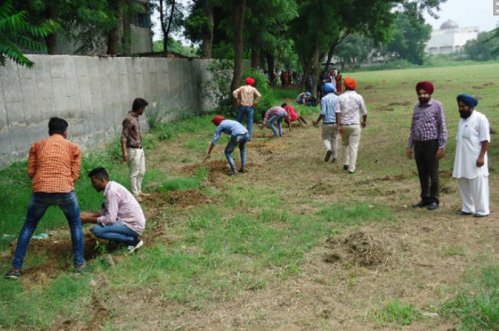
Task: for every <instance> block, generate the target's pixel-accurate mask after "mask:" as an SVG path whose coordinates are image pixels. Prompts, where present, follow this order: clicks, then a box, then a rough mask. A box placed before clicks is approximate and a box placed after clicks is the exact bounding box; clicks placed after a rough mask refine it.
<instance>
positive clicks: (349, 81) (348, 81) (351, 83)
mask: <svg viewBox="0 0 499 331" xmlns="http://www.w3.org/2000/svg"><path fill="white" fill-rule="evenodd" d="M343 83H344V84H345V87H346V88H347V89H349V90H355V88H356V87H357V82H356V81H355V79H353V78H352V77H347V78H345V80H344V81H343Z"/></svg>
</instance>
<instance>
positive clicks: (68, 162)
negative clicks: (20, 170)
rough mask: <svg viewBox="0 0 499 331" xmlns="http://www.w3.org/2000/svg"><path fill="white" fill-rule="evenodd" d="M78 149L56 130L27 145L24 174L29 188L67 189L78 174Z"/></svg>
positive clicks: (71, 189) (40, 190)
mask: <svg viewBox="0 0 499 331" xmlns="http://www.w3.org/2000/svg"><path fill="white" fill-rule="evenodd" d="M80 164H81V150H80V147H78V145H76V144H73V143H72V142H70V141H69V140H67V139H66V138H64V137H63V136H62V135H60V134H57V133H56V134H53V135H51V136H50V137H48V138H45V139H42V140H38V141H36V142H35V143H33V144H32V145H31V148H30V150H29V157H28V176H29V177H31V179H32V180H31V189H32V191H33V192H44V193H68V192H71V191H73V190H74V185H75V182H76V180H77V179H78V177H79V176H80Z"/></svg>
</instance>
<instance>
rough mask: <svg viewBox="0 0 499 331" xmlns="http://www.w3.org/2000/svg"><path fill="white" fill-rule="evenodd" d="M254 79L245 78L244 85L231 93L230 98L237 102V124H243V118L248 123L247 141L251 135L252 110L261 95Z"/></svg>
mask: <svg viewBox="0 0 499 331" xmlns="http://www.w3.org/2000/svg"><path fill="white" fill-rule="evenodd" d="M253 85H255V79H254V78H253V77H248V78H246V85H243V86H241V87H239V88H238V89H236V90H234V92H232V96H233V97H234V99H236V100H237V104H238V105H239V113H238V114H237V119H236V120H237V121H238V122H239V123H242V122H243V118H244V116H246V118H247V119H246V120H247V122H248V137H249V138H248V141H250V140H251V137H252V133H253V109H254V107H255V106H256V105H257V104H258V102H259V101H260V98H261V97H262V95H261V94H260V92H258V90H257V89H256V88H254V87H253Z"/></svg>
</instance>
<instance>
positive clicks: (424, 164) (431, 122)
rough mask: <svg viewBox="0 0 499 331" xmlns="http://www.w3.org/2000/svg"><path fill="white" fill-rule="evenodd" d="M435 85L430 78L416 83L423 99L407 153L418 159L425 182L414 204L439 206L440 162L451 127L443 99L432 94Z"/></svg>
mask: <svg viewBox="0 0 499 331" xmlns="http://www.w3.org/2000/svg"><path fill="white" fill-rule="evenodd" d="M434 90H435V87H434V86H433V84H432V83H431V82H429V81H422V82H419V83H417V84H416V94H417V96H418V99H419V103H418V104H416V106H415V107H414V112H413V115H412V124H411V132H410V135H409V144H408V147H407V157H408V158H409V159H412V157H413V149H414V159H415V160H416V166H417V169H418V175H419V183H420V186H421V194H420V196H421V200H420V201H419V202H418V203H416V204H415V205H413V206H412V207H413V208H423V207H426V209H428V210H435V209H437V208H438V206H439V199H438V198H439V193H440V187H439V177H438V163H439V161H440V160H441V159H442V158H443V157H444V155H445V144H446V143H447V128H446V126H445V113H444V107H443V105H442V103H440V102H439V101H437V100H435V99H433V98H432V95H433V91H434Z"/></svg>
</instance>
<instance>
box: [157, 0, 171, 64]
mask: <svg viewBox="0 0 499 331" xmlns="http://www.w3.org/2000/svg"><path fill="white" fill-rule="evenodd" d="M164 1H165V0H160V1H159V18H160V20H161V31H162V32H163V52H164V53H165V54H167V53H168V35H169V34H170V30H171V27H172V23H173V17H174V16H173V14H174V13H175V0H173V1H172V4H171V6H170V17H168V23H166V21H165V13H164V11H163V10H164V7H165V3H164Z"/></svg>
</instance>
